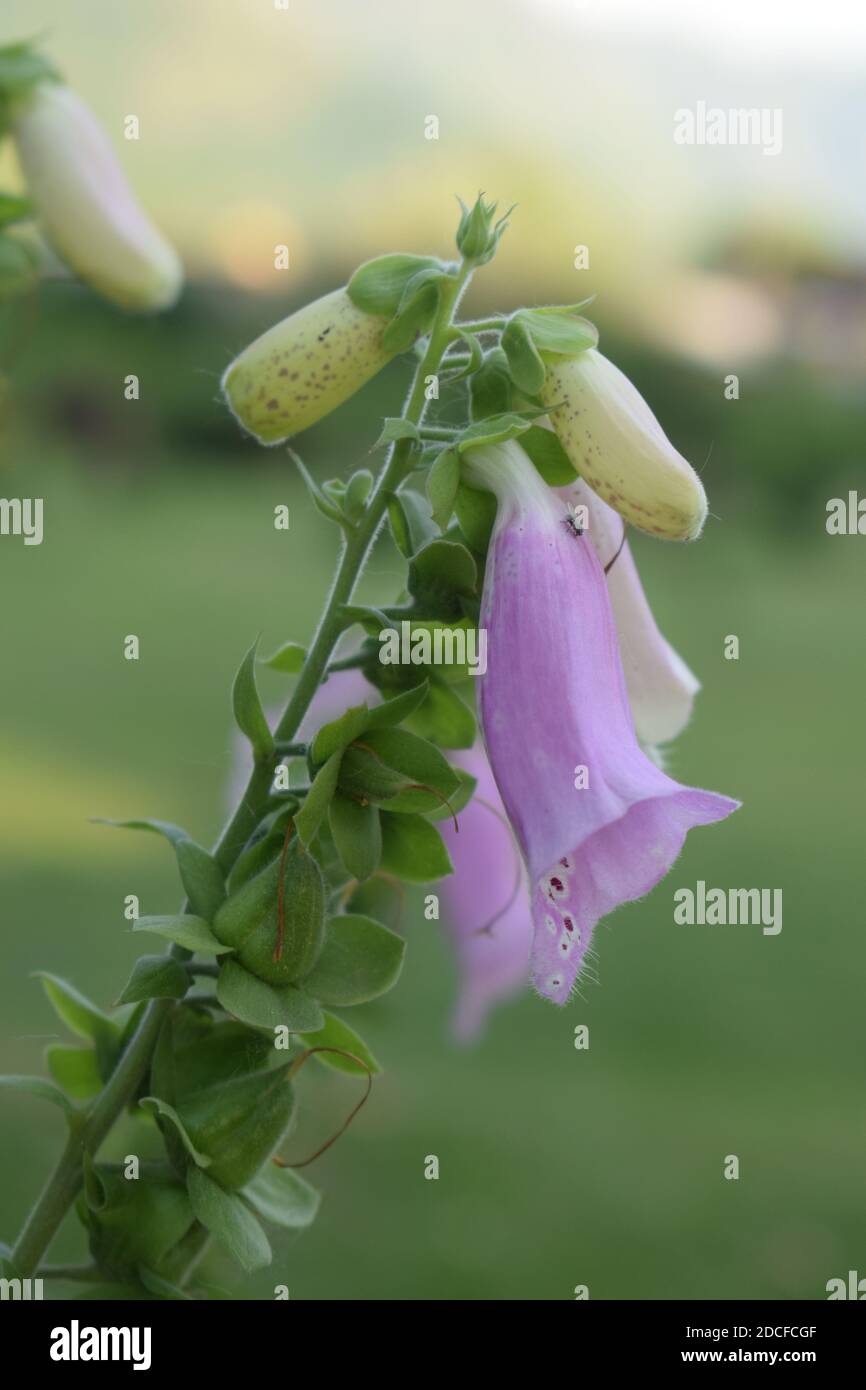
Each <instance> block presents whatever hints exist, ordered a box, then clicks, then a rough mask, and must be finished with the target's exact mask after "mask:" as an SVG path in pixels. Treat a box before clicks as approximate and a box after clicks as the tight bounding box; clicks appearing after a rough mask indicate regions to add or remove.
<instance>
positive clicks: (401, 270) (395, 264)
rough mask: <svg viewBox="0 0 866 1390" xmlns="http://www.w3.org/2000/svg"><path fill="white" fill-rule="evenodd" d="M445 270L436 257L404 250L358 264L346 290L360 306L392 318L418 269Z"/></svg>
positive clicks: (368, 311)
mask: <svg viewBox="0 0 866 1390" xmlns="http://www.w3.org/2000/svg"><path fill="white" fill-rule="evenodd" d="M444 269H445V266H444V264H443V262H442V261H439V260H437V259H436V257H435V256H413V255H409V254H407V253H403V252H394V253H393V254H389V255H387V256H375V257H374V258H373V260H370V261H365V262H364V264H363V265H359V266H358V269H357V270H356V271H355V272H354V274H353V275H352V277H351V279H350V280H349V283H348V285H347V286H346V290H347V293H348V295H349V298H350V299H351V301H352V303H353V304H354V305H355V306H356V307H357V308H358V309H363V310H364V312H365V313H367V314H381V315H383V316H385V315H387V316H389V317H390V315H391V314H395V313H396V312H397V309H398V308H399V306H400V302H401V300H402V298H403V295H404V293H405V290H406V286H407V285H408V284H409V281H410V280H412V279H413V277H414V276H416V275H417V274H418V272H419V271H421V270H444Z"/></svg>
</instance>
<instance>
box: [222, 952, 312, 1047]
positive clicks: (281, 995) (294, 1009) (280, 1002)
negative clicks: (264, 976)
mask: <svg viewBox="0 0 866 1390" xmlns="http://www.w3.org/2000/svg"><path fill="white" fill-rule="evenodd" d="M217 998H218V999H219V1001H220V1003H221V1004H222V1006H223V1008H224V1009H225V1011H226V1013H228V1014H231V1015H232V1017H233V1018H236V1019H238V1020H239V1021H240V1022H241V1023H247V1024H249V1026H250V1027H251V1028H267V1029H274V1028H288V1030H289V1032H290V1033H310V1032H315V1031H316V1029H318V1028H321V1026H322V1011H321V1009H320V1008H319V1005H318V1004H317V1002H316V1000H315V999H314V998H312V997H311V996H310V994H309V993H308V992H307V987H306V983H305V984H304V988H303V989H297V988H296V987H295V986H294V985H280V986H276V985H269V984H266V983H265V981H264V980H259V979H257V977H256V976H255V975H251V974H250V972H249V971H248V970H245V969H244V967H243V966H242V965H238V963H237V961H233V960H230V961H226V963H225V965H223V967H222V969H221V970H220V973H219V978H218V980H217Z"/></svg>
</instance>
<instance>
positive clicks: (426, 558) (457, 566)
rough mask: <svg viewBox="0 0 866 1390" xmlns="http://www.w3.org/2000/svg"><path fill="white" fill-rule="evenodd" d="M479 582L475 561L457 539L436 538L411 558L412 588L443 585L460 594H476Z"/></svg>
mask: <svg viewBox="0 0 866 1390" xmlns="http://www.w3.org/2000/svg"><path fill="white" fill-rule="evenodd" d="M477 583H478V571H477V569H476V566H475V561H474V560H473V558H472V555H471V554H470V552H469V551H468V550H467V549H466V547H465V546H464V545H460V544H459V542H457V541H444V540H436V541H431V542H430V544H429V545H425V546H424V548H423V550H419V551H418V554H417V555H416V556H415V557H414V559H413V561H412V566H411V570H410V576H409V590H410V592H411V593H413V594H414V593H415V592H416V590H417V589H418V588H423V587H425V586H426V587H428V588H429V587H431V586H432V587H442V588H445V589H447V590H451V591H453V592H456V593H458V594H473V593H474V592H475V586H476V584H477Z"/></svg>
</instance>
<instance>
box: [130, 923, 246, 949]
mask: <svg viewBox="0 0 866 1390" xmlns="http://www.w3.org/2000/svg"><path fill="white" fill-rule="evenodd" d="M132 930H133V931H134V932H137V931H146V932H152V933H153V935H154V936H163V937H165V939H166V940H167V941H173V942H174V943H175V945H176V946H183V948H184V949H185V950H187V951H196V952H198V953H199V955H203V956H221V955H224V954H225V952H226V951H230V950H231V949H232V948H231V946H224V945H223V943H222V942H221V941H219V940H218V939H217V937H216V936H214V934H213V932H212V931H211V929H210V927H209V925H208V923H207V922H205V921H204V919H203V918H202V917H194V916H189V915H187V914H185V913H180V914H179V915H178V916H176V917H139V919H138V921H137V922H134V923H133V926H132Z"/></svg>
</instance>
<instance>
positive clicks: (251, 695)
mask: <svg viewBox="0 0 866 1390" xmlns="http://www.w3.org/2000/svg"><path fill="white" fill-rule="evenodd" d="M258 645H259V640H258V638H256V640H255V642H254V643H253V645H252V646H251V647H250V649H249V651H248V652H247V654H246V656H245V657H244V659H243V661H242V662H241V664H240V667H239V668H238V673H237V675H236V676H235V682H234V685H233V687H232V708H233V709H234V714H235V720H236V722H237V726H238V728H239V729H240V731H241V733H242V734H246V736H247V738H248V739H249V741H250V743H251V744H252V748H253V756H254V758H255V759H256V761H257V762H265V761H267V759H268V758H270V757H272V756H273V752H274V740H273V737H272V735H271V731H270V729H269V728H268V721H267V720H266V719H265V712H264V710H263V709H262V702H261V700H260V699H259V692H258V689H257V688H256V651H257V648H258Z"/></svg>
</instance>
